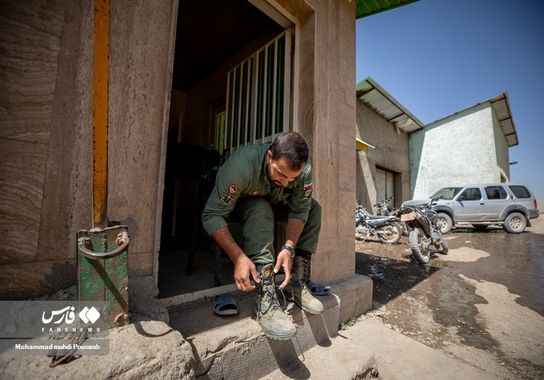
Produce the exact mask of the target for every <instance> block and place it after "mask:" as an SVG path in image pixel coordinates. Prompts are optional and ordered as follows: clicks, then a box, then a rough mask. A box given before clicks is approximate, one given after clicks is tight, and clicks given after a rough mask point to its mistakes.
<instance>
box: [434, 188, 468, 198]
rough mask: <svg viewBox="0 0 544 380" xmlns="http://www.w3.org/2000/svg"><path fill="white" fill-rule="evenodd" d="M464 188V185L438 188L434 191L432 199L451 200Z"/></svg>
mask: <svg viewBox="0 0 544 380" xmlns="http://www.w3.org/2000/svg"><path fill="white" fill-rule="evenodd" d="M461 190H463V188H462V187H445V188H443V189H440V190H438V191H437V192H436V193H434V194H433V195H432V196H431V198H432V199H439V198H440V199H445V200H449V201H451V200H452V199H453V198H455V196H456V195H457V194H458V193H459V192H460V191H461Z"/></svg>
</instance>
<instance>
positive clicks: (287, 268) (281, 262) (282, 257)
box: [274, 249, 293, 290]
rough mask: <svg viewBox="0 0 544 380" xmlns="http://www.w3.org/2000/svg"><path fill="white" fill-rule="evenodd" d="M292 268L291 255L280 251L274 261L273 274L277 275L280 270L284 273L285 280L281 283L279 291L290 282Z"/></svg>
mask: <svg viewBox="0 0 544 380" xmlns="http://www.w3.org/2000/svg"><path fill="white" fill-rule="evenodd" d="M292 267H293V255H292V254H291V252H289V251H288V250H286V249H282V250H281V252H280V253H279V255H278V259H277V260H276V266H275V267H274V273H278V272H279V270H280V268H283V271H284V272H285V280H284V281H283V282H282V283H281V285H280V289H282V290H283V288H285V287H286V286H287V284H289V281H291V268H292Z"/></svg>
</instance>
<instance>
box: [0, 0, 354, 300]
mask: <svg viewBox="0 0 544 380" xmlns="http://www.w3.org/2000/svg"><path fill="white" fill-rule="evenodd" d="M277 3H279V4H280V5H282V6H283V7H284V8H285V10H287V11H288V12H289V13H290V15H291V16H293V19H294V20H296V21H297V25H298V26H297V28H298V29H297V33H298V34H299V39H298V41H299V47H298V49H299V50H298V52H297V54H298V56H297V57H296V60H297V65H298V66H297V67H298V71H297V72H296V73H295V76H296V78H297V81H296V83H295V84H294V88H296V89H297V90H298V96H296V97H295V103H296V104H295V106H296V108H298V113H297V114H296V115H297V118H296V123H295V129H297V130H299V131H301V132H302V133H304V134H306V135H307V136H308V140H309V142H310V145H311V148H312V158H313V162H314V167H315V171H314V177H315V183H314V186H315V189H316V190H315V196H316V199H318V200H319V202H320V203H321V205H322V207H323V221H324V224H323V227H322V233H321V239H320V242H319V248H318V252H317V254H316V259H315V265H314V278H315V279H317V280H320V281H335V280H340V279H343V278H346V277H348V276H351V275H353V273H354V262H355V258H354V239H353V204H354V202H355V177H354V175H353V173H354V172H355V160H354V156H355V150H354V138H355V130H354V125H355V99H354V96H353V94H354V93H355V80H354V79H355V23H354V14H355V9H354V2H350V1H338V2H330V1H327V0H312V1H308V2H305V1H303V0H289V1H288V0H277ZM177 5H178V2H177V1H176V0H157V1H153V2H148V1H144V0H136V1H129V0H120V1H115V2H111V13H110V83H109V86H110V88H109V92H110V103H109V104H110V106H109V142H108V154H109V167H108V175H109V177H108V178H109V182H108V199H107V202H108V219H109V220H111V221H117V222H121V223H125V224H128V228H129V234H130V236H131V244H130V248H129V276H130V277H131V278H133V277H135V276H147V275H154V276H155V279H156V277H157V271H158V264H157V263H158V249H159V242H160V224H161V212H162V196H163V190H164V189H163V187H164V186H163V181H164V163H165V155H166V136H167V131H168V114H169V104H170V99H169V98H170V94H171V91H170V90H171V75H172V66H173V65H172V63H173V58H174V57H173V51H174V48H173V42H174V33H175V28H176V25H175V22H176V19H175V18H176V15H177ZM0 7H2V8H1V14H2V16H3V18H4V19H5V20H7V22H3V23H1V24H0V46H1V50H2V52H3V54H2V56H1V58H0V59H1V63H2V66H3V67H6V68H7V70H8V71H7V72H8V73H9V74H10V75H5V76H1V77H0V81H2V83H0V84H1V88H2V89H3V90H2V97H1V98H0V102H1V105H2V106H3V107H4V109H7V110H8V112H6V113H2V114H1V115H0V124H1V125H2V128H1V132H0V152H1V154H2V157H3V159H2V161H1V162H0V179H1V181H0V190H1V191H0V201H1V203H0V212H1V218H0V220H1V221H0V223H2V225H1V228H2V231H3V232H4V236H5V237H7V239H4V241H6V243H4V244H3V245H2V248H1V250H2V251H1V254H0V258H1V261H0V266H1V268H0V273H1V274H0V289H2V290H1V291H0V292H1V294H0V295H1V296H2V298H3V299H6V298H24V297H28V296H30V295H36V294H43V293H46V292H50V291H54V290H57V289H59V288H62V287H64V286H67V285H69V284H73V283H75V248H74V247H75V233H76V231H77V230H79V229H89V228H90V227H92V219H91V218H92V208H91V207H92V204H91V201H92V181H91V178H92V177H91V175H92V127H91V126H92V98H91V95H92V75H93V73H92V68H93V63H92V57H93V50H92V47H93V42H92V41H93V19H94V17H93V10H94V4H93V2H92V1H91V0H85V1H78V2H60V1H59V2H55V1H53V2H51V1H49V2H46V1H43V0H35V1H33V2H32V3H29V2H20V3H17V2H7V3H6V2H4V3H2V5H0ZM7 94H9V97H8V96H7ZM129 286H130V285H129Z"/></svg>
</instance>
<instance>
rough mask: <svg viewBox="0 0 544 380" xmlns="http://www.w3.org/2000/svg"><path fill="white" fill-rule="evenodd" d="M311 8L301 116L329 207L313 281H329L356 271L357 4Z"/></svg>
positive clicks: (304, 37)
mask: <svg viewBox="0 0 544 380" xmlns="http://www.w3.org/2000/svg"><path fill="white" fill-rule="evenodd" d="M307 3H308V4H309V5H310V6H311V7H312V8H313V9H314V10H315V13H313V14H312V15H311V16H307V17H306V18H305V19H303V20H304V21H303V23H302V25H301V35H300V40H299V41H300V43H301V46H300V48H301V50H300V54H301V56H300V66H299V70H300V71H299V75H300V88H299V90H300V93H299V105H298V112H299V113H298V117H299V129H300V131H301V132H303V133H305V134H307V135H308V136H309V140H310V143H311V145H312V159H313V167H314V185H315V195H314V196H315V197H316V199H317V200H318V201H319V202H320V203H321V206H322V208H323V225H322V228H321V236H320V240H319V246H318V252H317V253H316V255H315V256H314V265H313V268H312V277H313V278H315V279H316V280H318V281H324V282H328V281H337V280H340V279H344V278H346V277H348V276H350V275H353V273H354V271H355V256H354V255H355V254H354V252H355V246H354V244H355V243H354V233H353V212H354V211H353V210H354V205H355V189H356V188H355V156H356V153H355V96H354V94H355V8H354V6H355V5H354V4H355V2H350V1H344V0H342V1H328V0H312V1H308V2H307ZM312 50H313V55H312ZM312 99H313V101H312Z"/></svg>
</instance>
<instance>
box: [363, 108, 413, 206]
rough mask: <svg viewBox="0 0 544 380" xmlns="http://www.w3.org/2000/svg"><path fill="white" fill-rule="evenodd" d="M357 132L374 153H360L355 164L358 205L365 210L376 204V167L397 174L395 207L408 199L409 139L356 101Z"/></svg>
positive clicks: (377, 200)
mask: <svg viewBox="0 0 544 380" xmlns="http://www.w3.org/2000/svg"><path fill="white" fill-rule="evenodd" d="M357 128H358V129H357V131H358V133H359V136H360V137H361V138H362V139H363V140H364V141H366V142H368V143H369V144H371V145H372V146H374V147H375V149H372V148H371V149H369V150H368V152H367V153H364V152H359V153H358V156H359V161H358V162H357V201H358V202H361V203H363V206H364V207H366V209H367V210H372V205H373V204H376V203H377V202H379V201H380V200H381V199H377V195H376V189H375V178H376V166H378V167H381V168H383V169H387V170H389V171H393V172H396V173H399V175H400V176H398V178H399V180H398V181H395V188H396V189H395V203H396V206H397V207H398V206H400V204H401V203H402V202H403V201H405V200H407V199H410V159H409V142H408V141H409V139H408V135H407V134H406V133H404V132H402V131H401V130H400V129H397V128H396V127H395V126H394V125H393V124H392V123H390V122H388V121H387V120H386V119H385V118H384V117H383V116H381V115H380V114H378V113H377V112H375V111H374V110H372V109H370V108H369V107H368V106H367V105H366V104H365V103H364V102H363V101H362V100H357Z"/></svg>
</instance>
